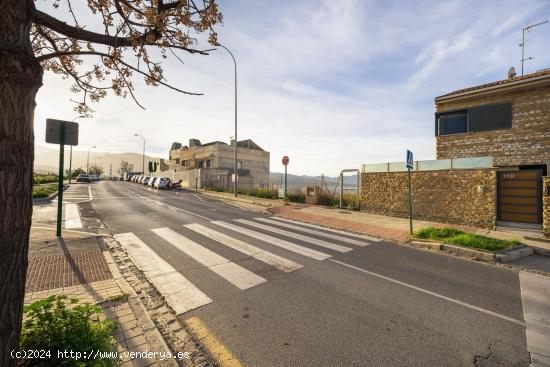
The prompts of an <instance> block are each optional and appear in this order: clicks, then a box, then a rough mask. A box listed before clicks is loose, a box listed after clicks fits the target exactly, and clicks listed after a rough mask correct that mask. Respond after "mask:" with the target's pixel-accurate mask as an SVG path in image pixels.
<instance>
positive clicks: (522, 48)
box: [519, 19, 548, 75]
mask: <svg viewBox="0 0 550 367" xmlns="http://www.w3.org/2000/svg"><path fill="white" fill-rule="evenodd" d="M546 23H548V19H547V20H545V21H543V22H539V23H537V24H531V25H528V26H527V27H525V28H523V29H522V30H521V43H520V44H519V45H520V46H521V75H523V64H524V62H525V61H527V60H533V56H531V57H528V58H525V32H527V33H529V32H530V31H531V29H533V28H535V27H538V26H541V25H543V24H546Z"/></svg>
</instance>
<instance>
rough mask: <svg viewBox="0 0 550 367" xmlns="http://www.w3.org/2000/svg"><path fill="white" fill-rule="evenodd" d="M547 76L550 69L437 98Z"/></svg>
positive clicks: (445, 95) (460, 90) (456, 91)
mask: <svg viewBox="0 0 550 367" xmlns="http://www.w3.org/2000/svg"><path fill="white" fill-rule="evenodd" d="M545 75H550V69H545V70H541V71H537V72H536V73H531V74H526V75H523V76H516V77H515V78H510V79H503V80H498V81H496V82H492V83H486V84H481V85H477V86H475V87H470V88H464V89H459V90H455V91H454V92H451V93H447V94H443V95H441V96H439V97H436V99H439V98H445V97H450V96H453V95H456V94H462V93H466V92H472V91H476V90H480V89H485V88H489V87H496V86H500V85H506V84H509V83H513V82H519V81H522V80H528V79H533V78H537V77H541V76H545Z"/></svg>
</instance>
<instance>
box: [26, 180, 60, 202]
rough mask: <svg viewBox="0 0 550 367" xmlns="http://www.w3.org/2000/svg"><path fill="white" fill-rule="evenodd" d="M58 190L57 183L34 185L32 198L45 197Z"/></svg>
mask: <svg viewBox="0 0 550 367" xmlns="http://www.w3.org/2000/svg"><path fill="white" fill-rule="evenodd" d="M56 191H57V183H50V184H43V185H34V186H33V187H32V198H33V199H36V198H45V197H48V196H50V195H51V194H53V193H54V192H56Z"/></svg>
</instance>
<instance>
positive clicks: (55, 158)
mask: <svg viewBox="0 0 550 367" xmlns="http://www.w3.org/2000/svg"><path fill="white" fill-rule="evenodd" d="M69 152H70V151H69V149H66V150H65V159H64V160H65V163H64V166H65V169H68V168H69V161H70V153H69ZM121 160H126V161H128V162H130V163H131V164H133V165H134V170H135V171H141V166H142V155H141V154H139V153H109V152H97V151H95V150H93V149H92V150H90V158H89V165H90V166H91V165H93V164H97V165H99V166H101V167H102V168H103V170H104V174H105V175H107V176H108V175H109V170H110V169H112V175H113V176H114V175H118V169H119V167H120V161H121ZM159 160H160V158H158V157H151V156H148V155H146V156H145V167H147V165H148V162H158V161H159ZM87 162H88V152H87V151H76V150H75V151H73V159H72V168H73V170H74V169H76V168H82V169H83V170H86V164H87ZM58 167H59V150H57V149H52V148H48V147H44V146H41V145H35V146H34V172H37V173H57V172H58ZM269 176H270V186H272V187H277V186H282V185H283V183H284V174H283V173H279V172H271V173H270V175H269ZM287 179H288V185H289V186H290V187H304V186H310V185H318V186H321V182H322V179H323V178H322V177H321V176H306V175H293V174H288V175H287ZM324 181H325V184H326V185H327V186H328V187H329V188H334V187H335V186H336V183H337V182H338V177H327V176H325V177H324ZM344 185H345V186H344V187H346V188H349V187H356V185H357V175H349V176H344Z"/></svg>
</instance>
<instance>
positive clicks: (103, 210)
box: [91, 182, 529, 366]
mask: <svg viewBox="0 0 550 367" xmlns="http://www.w3.org/2000/svg"><path fill="white" fill-rule="evenodd" d="M91 187H92V189H91V194H92V196H93V199H92V201H91V205H92V208H93V210H95V212H96V214H97V215H98V216H99V218H100V219H101V221H102V222H103V224H104V225H105V226H106V230H108V231H109V232H110V233H112V234H113V235H118V234H128V233H131V234H133V236H135V237H137V238H139V240H141V241H142V243H143V244H145V245H146V247H148V248H149V249H151V250H153V251H154V253H156V254H157V255H158V256H159V257H160V258H161V259H162V260H163V261H165V262H166V263H168V264H169V265H170V266H171V267H173V268H174V269H176V270H177V272H179V273H180V274H181V275H183V276H184V277H185V278H186V279H187V280H188V281H189V282H190V283H192V284H193V285H194V286H195V287H196V288H197V289H198V290H200V292H202V293H203V294H204V295H206V296H207V297H208V298H209V299H210V300H211V302H210V303H207V304H204V305H202V306H200V307H197V308H194V309H192V310H190V311H188V312H185V313H183V314H182V315H181V316H180V317H181V318H182V319H187V318H189V317H192V316H198V317H200V318H201V319H202V320H203V321H204V323H205V324H206V325H207V326H208V327H209V328H210V330H212V331H213V332H214V334H215V335H216V336H217V337H218V338H219V339H220V340H221V341H222V342H223V343H224V344H225V345H226V346H227V347H228V348H229V349H230V350H231V351H232V352H233V353H234V354H235V355H236V356H237V357H238V358H239V359H240V360H241V361H242V363H243V364H245V365H247V366H476V365H477V366H497V365H498V366H527V365H529V353H528V351H527V344H526V335H525V326H524V324H523V322H524V316H523V309H522V299H521V292H520V285H519V279H518V273H517V272H516V271H513V270H509V269H506V268H501V267H496V266H492V265H488V264H484V263H478V262H474V261H468V260H463V259H459V258H455V257H451V256H446V255H440V254H435V253H431V252H427V251H422V250H416V249H412V248H409V247H406V246H402V245H398V244H395V243H392V242H388V241H381V242H376V241H372V240H368V239H364V240H360V241H361V242H363V244H365V246H358V245H356V244H350V241H349V240H355V241H357V240H358V239H357V238H356V237H352V236H344V235H339V234H335V233H331V232H326V231H319V233H316V234H312V233H309V232H307V230H306V232H301V231H298V230H296V229H289V228H288V227H284V226H283V225H275V224H273V223H269V224H268V223H265V222H261V221H259V220H257V219H256V218H259V217H263V218H269V216H268V215H266V214H258V213H252V212H248V211H244V210H241V209H239V208H237V207H235V206H233V205H231V204H227V203H224V202H221V201H219V200H215V199H212V198H209V197H207V196H204V195H200V194H195V193H193V192H186V191H181V192H179V193H175V192H165V191H159V190H153V189H150V188H148V187H145V186H142V185H137V184H134V183H127V182H100V183H97V184H93V185H91ZM237 219H245V220H249V221H251V222H253V223H255V224H256V225H257V224H262V225H267V226H268V228H271V230H272V229H273V228H275V230H276V231H279V232H280V231H281V230H286V231H289V232H292V233H293V234H298V236H291V234H289V233H285V234H281V233H274V232H272V231H271V230H267V229H266V228H265V227H264V228H258V227H256V226H254V225H251V224H250V223H242V222H238V221H236V220H237ZM213 221H224V222H226V223H232V224H233V225H237V226H239V228H246V229H247V230H248V231H253V232H254V233H256V234H260V235H270V236H272V237H275V238H277V239H282V240H286V241H289V242H291V243H293V244H295V245H299V246H301V247H300V248H302V249H303V248H309V249H313V250H316V251H318V252H320V253H322V254H328V255H331V257H330V258H327V259H324V260H317V259H314V258H311V257H307V256H304V255H303V254H300V253H297V252H293V251H289V250H287V249H284V248H281V247H278V246H274V245H272V244H269V243H267V242H265V241H264V240H261V239H258V238H253V237H251V236H249V235H245V234H242V233H239V232H236V231H234V230H230V229H227V228H226V227H222V226H220V225H218V224H216V223H213ZM283 223H284V222H283ZM189 224H200V225H202V226H204V227H207V228H209V229H213V230H215V231H217V232H220V233H223V234H225V235H227V236H230V237H231V238H232V239H238V240H241V241H244V242H246V243H247V244H250V245H253V246H256V247H258V248H260V249H262V250H265V251H267V252H268V253H269V254H275V255H278V256H280V257H282V258H284V259H285V260H287V261H288V260H290V262H292V263H293V264H300V265H302V267H301V268H299V269H297V270H294V271H292V272H285V271H282V270H281V269H279V268H276V267H274V266H272V265H268V264H266V263H265V262H263V261H260V260H258V259H256V258H253V257H251V256H249V255H247V254H244V253H242V252H238V251H236V250H235V249H233V248H230V247H228V246H224V245H223V244H222V243H220V242H218V241H215V240H213V239H211V238H208V237H206V236H204V235H203V234H200V233H197V232H196V231H194V230H191V229H190V228H187V227H184V225H189ZM295 225H298V226H299V227H300V224H296V223H295ZM159 228H167V229H163V230H162V231H165V232H166V231H168V232H169V233H170V234H173V233H176V235H174V236H176V238H178V239H181V238H182V237H179V236H177V234H179V235H181V236H184V237H185V238H186V239H187V240H191V241H193V243H195V244H199V245H200V246H199V248H198V249H195V250H188V251H189V252H185V251H183V250H185V249H183V250H182V249H180V248H178V247H177V246H175V245H174V244H173V243H171V242H170V239H169V237H167V236H166V235H165V236H164V237H163V236H162V233H161V232H159V231H158V230H157V231H156V232H153V229H159ZM303 228H307V227H303ZM308 229H309V230H311V228H308ZM159 233H160V234H161V235H159ZM163 233H164V232H163ZM324 234H329V235H332V236H334V235H336V236H338V237H339V238H338V239H335V238H334V237H332V238H327V237H326V236H324ZM300 235H301V236H302V237H300ZM303 236H306V238H304V237H303ZM312 239H313V242H314V243H311V242H306V240H307V241H311V240H312ZM187 240H186V241H187ZM316 241H317V242H318V243H315V242H316ZM323 241H325V244H326V243H327V242H328V243H330V244H332V245H340V246H344V247H347V248H350V249H351V250H350V251H349V252H339V251H336V250H333V249H330V248H326V247H321V246H319V244H321V243H323ZM352 242H353V241H352ZM193 246H194V245H193ZM204 249H208V250H210V251H211V252H209V251H206V252H205V250H204ZM212 252H213V253H215V255H216V256H222V257H223V258H225V259H227V260H229V261H231V262H232V263H234V264H237V265H239V266H240V267H242V268H244V269H245V270H244V271H245V272H246V271H248V272H247V273H253V274H252V275H254V276H256V278H252V280H254V279H257V278H258V277H260V279H261V278H263V279H265V281H263V282H261V283H259V284H257V285H254V286H251V287H249V288H248V289H245V290H242V289H240V288H239V287H238V286H235V284H236V283H232V281H229V280H228V279H229V277H230V276H233V275H234V276H235V277H237V278H238V275H235V274H236V273H231V271H228V272H225V273H224V272H223V271H217V272H216V271H214V270H216V269H218V268H216V267H211V266H209V265H208V261H209V259H206V260H205V259H204V258H200V256H203V255H204V254H207V255H208V256H211V257H212V256H215V255H212ZM205 256H206V255H205ZM197 259H198V260H197ZM249 275H250V274H249ZM239 279H241V278H239ZM241 280H242V279H241Z"/></svg>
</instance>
